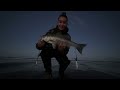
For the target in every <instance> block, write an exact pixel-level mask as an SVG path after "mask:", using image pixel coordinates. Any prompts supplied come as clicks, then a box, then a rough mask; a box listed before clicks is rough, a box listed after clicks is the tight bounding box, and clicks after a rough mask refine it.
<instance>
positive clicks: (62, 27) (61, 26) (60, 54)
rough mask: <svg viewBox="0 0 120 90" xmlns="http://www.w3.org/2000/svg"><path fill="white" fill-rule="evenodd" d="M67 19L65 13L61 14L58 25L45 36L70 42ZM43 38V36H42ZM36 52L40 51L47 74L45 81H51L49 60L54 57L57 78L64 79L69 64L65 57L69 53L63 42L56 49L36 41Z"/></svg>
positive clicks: (43, 42) (48, 44) (41, 41)
mask: <svg viewBox="0 0 120 90" xmlns="http://www.w3.org/2000/svg"><path fill="white" fill-rule="evenodd" d="M67 25H68V17H67V15H66V13H65V12H63V13H62V14H61V15H59V17H58V23H57V25H56V27H55V28H53V29H50V30H49V31H48V32H47V33H46V34H45V35H54V36H55V35H56V36H62V38H63V39H65V40H69V41H71V36H70V35H69V33H68V31H69V29H68V27H67ZM43 36H44V35H43ZM36 48H37V49H38V50H42V51H41V53H40V56H41V59H42V61H43V64H44V68H45V72H46V74H47V79H52V69H51V58H53V57H55V58H56V60H57V61H58V63H59V78H60V79H63V78H64V72H65V70H66V69H67V67H68V65H69V64H70V60H69V59H68V57H67V54H68V52H69V47H68V46H67V45H66V43H65V42H59V44H57V46H56V48H55V49H54V48H53V47H52V44H50V43H47V42H45V41H43V40H42V39H40V40H38V42H37V44H36Z"/></svg>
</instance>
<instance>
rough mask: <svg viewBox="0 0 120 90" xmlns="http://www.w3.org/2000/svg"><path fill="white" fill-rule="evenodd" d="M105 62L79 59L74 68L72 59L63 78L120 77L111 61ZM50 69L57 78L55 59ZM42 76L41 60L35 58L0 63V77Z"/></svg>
mask: <svg viewBox="0 0 120 90" xmlns="http://www.w3.org/2000/svg"><path fill="white" fill-rule="evenodd" d="M105 63H107V62H92V61H79V62H78V64H79V68H78V69H76V66H75V61H74V60H73V61H71V63H70V65H69V66H68V68H67V69H66V71H65V79H120V73H119V72H117V71H116V72H113V71H115V70H116V69H115V70H113V68H115V67H112V66H113V65H114V64H113V62H112V64H111V65H110V63H107V65H106V64H105ZM108 64H109V65H108ZM103 65H104V67H103ZM117 65H118V63H117ZM117 65H115V66H117ZM118 66H120V63H119V65H118ZM116 68H118V67H116ZM119 69H120V67H119ZM119 69H118V70H119ZM52 70H53V71H52V74H53V79H58V70H59V65H58V63H57V62H56V61H55V60H52ZM44 76H45V72H44V67H43V63H42V61H41V60H39V61H38V64H36V63H35V60H29V61H28V60H21V61H13V62H11V61H10V60H9V62H1V63H0V79H44Z"/></svg>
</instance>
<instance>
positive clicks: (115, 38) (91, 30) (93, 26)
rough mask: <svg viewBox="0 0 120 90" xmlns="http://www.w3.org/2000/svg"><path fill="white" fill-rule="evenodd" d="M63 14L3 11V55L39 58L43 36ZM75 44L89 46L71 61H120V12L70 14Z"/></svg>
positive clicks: (0, 50)
mask: <svg viewBox="0 0 120 90" xmlns="http://www.w3.org/2000/svg"><path fill="white" fill-rule="evenodd" d="M61 12H62V11H0V56H11V57H36V56H37V55H38V52H39V50H37V49H36V47H35V44H36V42H37V41H38V40H39V38H40V36H42V35H43V34H45V33H46V32H47V31H48V30H49V29H51V28H54V27H55V26H56V24H57V18H58V16H59V15H60V14H61ZM66 13H67V16H68V19H69V23H68V28H69V34H70V35H71V37H72V41H74V42H76V43H86V44H87V46H86V47H85V48H84V49H83V54H82V55H81V54H79V53H78V51H76V49H75V48H73V47H71V48H70V50H69V53H68V57H69V58H75V56H76V54H75V53H77V57H78V58H80V59H82V58H98V59H99V58H107V57H116V58H120V11H66Z"/></svg>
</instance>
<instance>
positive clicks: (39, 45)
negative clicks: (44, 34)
mask: <svg viewBox="0 0 120 90" xmlns="http://www.w3.org/2000/svg"><path fill="white" fill-rule="evenodd" d="M44 46H45V42H44V41H42V40H41V39H40V40H39V41H38V43H37V44H36V48H37V49H39V50H41V49H42V48H43V47H44Z"/></svg>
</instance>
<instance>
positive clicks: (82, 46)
mask: <svg viewBox="0 0 120 90" xmlns="http://www.w3.org/2000/svg"><path fill="white" fill-rule="evenodd" d="M86 45H87V44H78V47H77V50H78V51H79V52H80V54H82V51H83V48H84V47H85V46H86Z"/></svg>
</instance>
